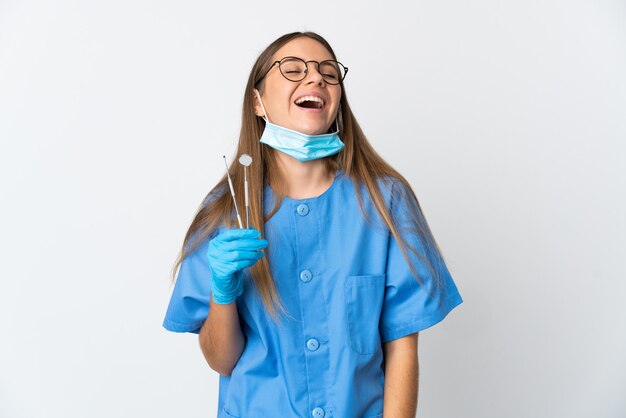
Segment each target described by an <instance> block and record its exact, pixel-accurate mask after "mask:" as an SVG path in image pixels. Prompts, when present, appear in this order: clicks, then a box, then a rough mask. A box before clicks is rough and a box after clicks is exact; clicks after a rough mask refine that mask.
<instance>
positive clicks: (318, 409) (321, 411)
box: [311, 408, 324, 418]
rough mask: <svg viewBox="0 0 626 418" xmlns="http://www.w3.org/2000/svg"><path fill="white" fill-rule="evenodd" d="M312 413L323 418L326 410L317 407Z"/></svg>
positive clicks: (315, 416)
mask: <svg viewBox="0 0 626 418" xmlns="http://www.w3.org/2000/svg"><path fill="white" fill-rule="evenodd" d="M311 415H313V417H314V418H322V417H323V416H324V410H323V409H322V408H315V409H314V410H313V413H312V414H311Z"/></svg>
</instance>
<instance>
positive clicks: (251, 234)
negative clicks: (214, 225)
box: [215, 228, 261, 242]
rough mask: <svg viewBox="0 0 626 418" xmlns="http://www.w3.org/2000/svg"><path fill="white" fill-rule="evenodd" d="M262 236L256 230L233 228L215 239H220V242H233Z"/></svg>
mask: <svg viewBox="0 0 626 418" xmlns="http://www.w3.org/2000/svg"><path fill="white" fill-rule="evenodd" d="M260 236H261V233H260V232H259V231H257V230H256V229H242V228H233V229H227V230H225V231H224V232H222V233H220V234H218V235H217V236H216V237H215V238H219V241H226V242H228V241H232V240H237V239H243V238H258V237H260Z"/></svg>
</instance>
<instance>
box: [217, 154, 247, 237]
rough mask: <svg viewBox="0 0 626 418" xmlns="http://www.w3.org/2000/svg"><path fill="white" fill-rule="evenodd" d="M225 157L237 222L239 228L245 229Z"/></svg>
mask: <svg viewBox="0 0 626 418" xmlns="http://www.w3.org/2000/svg"><path fill="white" fill-rule="evenodd" d="M222 157H224V165H225V166H226V175H227V176H228V186H229V187H230V194H231V196H232V197H233V203H234V204H235V212H236V213H237V221H239V228H241V229H243V225H242V224H241V216H239V209H237V200H236V199H235V189H234V188H233V181H232V180H231V179H230V173H229V172H228V164H226V156H225V155H222Z"/></svg>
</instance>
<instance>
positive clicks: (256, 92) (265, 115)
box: [254, 89, 271, 123]
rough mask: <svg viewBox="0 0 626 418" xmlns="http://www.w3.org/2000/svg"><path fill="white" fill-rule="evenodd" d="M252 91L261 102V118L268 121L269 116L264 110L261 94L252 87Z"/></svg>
mask: <svg viewBox="0 0 626 418" xmlns="http://www.w3.org/2000/svg"><path fill="white" fill-rule="evenodd" d="M254 93H255V94H256V97H257V98H258V99H259V103H261V109H263V116H262V118H263V119H265V122H269V121H270V117H269V116H268V115H267V111H266V110H265V106H263V100H261V94H259V91H258V90H257V89H254ZM270 123H271V122H270Z"/></svg>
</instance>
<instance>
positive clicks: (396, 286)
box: [379, 182, 463, 343]
mask: <svg viewBox="0 0 626 418" xmlns="http://www.w3.org/2000/svg"><path fill="white" fill-rule="evenodd" d="M391 195H392V198H391V213H392V216H393V218H394V219H396V220H397V222H398V224H399V226H400V231H399V233H400V234H401V236H402V238H403V239H404V240H406V242H407V244H409V245H410V246H412V247H413V248H414V249H415V250H416V251H417V252H418V253H419V254H420V255H421V256H422V257H423V258H424V259H426V260H430V262H431V264H432V267H433V271H431V270H430V269H429V268H428V266H427V265H426V264H425V262H424V261H422V260H420V258H419V257H417V255H416V254H414V253H413V252H411V250H410V249H408V248H407V249H406V250H407V255H408V257H409V259H410V260H411V262H412V263H413V265H414V267H415V269H416V271H417V274H418V275H419V278H420V281H421V283H422V284H420V283H418V282H417V280H416V278H415V277H414V276H413V273H412V271H411V268H410V266H409V265H408V264H407V262H406V259H405V258H404V256H403V254H402V251H401V250H400V246H399V245H398V242H397V241H396V239H395V238H394V236H393V234H391V232H390V233H389V245H388V254H387V268H386V272H385V273H386V278H385V295H384V299H383V308H382V312H381V319H380V327H379V330H380V335H381V341H382V342H383V343H386V342H388V341H391V340H395V339H398V338H401V337H404V336H406V335H409V334H413V333H416V332H419V331H422V330H424V329H426V328H429V327H431V326H433V325H435V324H436V323H438V322H440V321H441V320H443V319H444V318H445V317H446V315H447V314H448V313H449V312H450V311H451V310H452V309H454V308H455V307H456V306H458V305H459V304H461V303H462V302H463V300H462V298H461V295H460V294H459V292H458V289H457V287H456V285H455V283H454V281H453V279H452V277H451V275H450V272H449V271H448V268H447V266H446V265H445V263H444V261H443V259H442V258H441V256H440V254H439V253H438V251H436V249H435V248H433V246H432V245H427V244H425V242H427V240H425V239H423V237H422V238H421V237H420V236H419V234H418V233H416V231H415V226H414V225H412V224H414V222H412V221H411V219H412V217H411V213H412V212H413V213H417V215H418V216H417V219H418V222H420V223H421V224H422V225H424V226H425V224H426V222H425V218H424V217H423V214H422V212H421V210H420V209H419V204H418V203H417V201H416V200H414V198H411V197H410V196H413V194H412V193H411V192H410V190H408V189H407V188H406V187H405V186H404V184H402V183H400V182H397V183H393V184H392V192H391Z"/></svg>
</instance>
